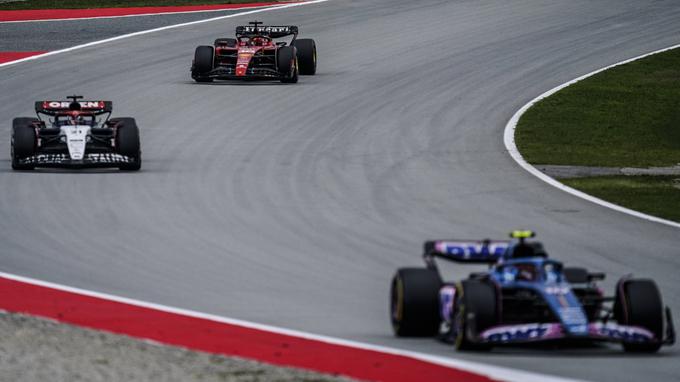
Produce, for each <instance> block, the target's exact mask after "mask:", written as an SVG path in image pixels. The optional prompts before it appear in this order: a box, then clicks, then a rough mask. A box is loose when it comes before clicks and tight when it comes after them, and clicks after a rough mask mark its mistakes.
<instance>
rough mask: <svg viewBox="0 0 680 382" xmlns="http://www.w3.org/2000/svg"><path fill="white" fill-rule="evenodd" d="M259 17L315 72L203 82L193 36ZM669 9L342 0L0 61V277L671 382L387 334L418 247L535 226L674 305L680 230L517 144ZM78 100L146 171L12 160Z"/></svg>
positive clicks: (606, 366)
mask: <svg viewBox="0 0 680 382" xmlns="http://www.w3.org/2000/svg"><path fill="white" fill-rule="evenodd" d="M253 18H257V19H258V20H260V19H261V20H263V21H266V22H268V23H276V24H299V25H300V29H301V32H302V37H313V38H315V39H316V40H317V44H318V47H319V57H320V58H319V71H318V75H316V76H314V77H302V78H301V80H300V83H298V84H297V85H282V84H278V83H241V82H230V83H217V84H208V85H199V84H195V83H193V82H192V81H191V80H190V78H189V65H190V63H191V59H192V56H193V51H194V48H195V47H196V46H197V45H199V44H210V43H211V42H212V41H213V39H214V38H215V37H218V36H219V35H220V34H224V31H225V30H226V31H228V34H231V33H232V30H233V27H234V26H235V25H237V24H239V23H244V22H247V21H250V20H252V19H253ZM121 20H122V21H121V22H128V23H134V22H135V21H134V20H135V18H130V19H125V20H123V19H121ZM678 20H680V2H677V1H675V0H657V1H651V0H602V1H597V2H593V1H589V0H571V1H559V2H557V1H550V0H545V1H537V0H524V1H518V0H513V1H507V0H493V1H492V0H482V1H451V0H448V1H434V0H433V1H429V0H428V1H424V0H423V1H412V0H411V1H405V0H372V1H350V0H332V1H330V2H327V3H323V4H317V5H308V6H304V7H296V8H290V9H285V10H277V11H272V12H267V13H263V14H258V15H254V16H245V17H240V18H233V19H227V20H222V21H215V22H209V23H205V24H198V25H192V26H187V27H183V28H178V29H172V30H166V31H162V32H157V33H153V34H148V35H144V36H138V37H133V38H129V39H123V40H119V41H115V42H111V43H107V44H104V45H99V46H94V47H90V48H85V49H81V50H76V51H73V52H70V53H66V54H60V55H54V56H50V57H46V58H43V59H40V60H36V61H31V62H27V63H23V64H19V65H13V66H8V67H4V68H0V90H1V91H0V121H3V124H4V125H5V128H4V130H3V131H4V138H3V139H1V140H0V152H2V153H5V154H3V156H2V162H1V163H0V185H1V188H0V190H1V191H0V216H1V217H2V219H1V220H0V243H2V245H1V247H2V251H0V270H2V271H4V272H9V273H15V274H19V275H23V276H29V277H34V278H38V279H43V280H48V281H52V282H57V283H62V284H67V285H71V286H75V287H80V288H86V289H92V290H96V291H102V292H107V293H112V294H117V295H121V296H126V297H131V298H136V299H141V300H146V301H152V302H156V303H161V304H167V305H171V306H177V307H182V308H187V309H193V310H198V311H203V312H208V313H213V314H219V315H224V316H228V317H233V318H240V319H246V320H251V321H255V322H258V323H265V324H271V325H276V326H280V327H285V328H292V329H298V330H304V331H308V332H312V333H318V334H325V335H331V336H336V337H341V338H347V339H352V340H358V341H362V342H370V343H377V344H382V345H388V346H393V347H398V348H404V349H411V350H417V351H422V352H428V353H433V354H440V355H448V356H451V357H457V358H462V359H469V360H474V361H479V362H487V363H491V364H497V365H503V366H510V367H516V368H520V369H525V370H533V371H539V372H543V373H550V374H556V375H561V376H568V377H573V378H581V379H588V380H595V381H617V382H623V381H633V380H635V381H637V380H649V381H674V380H675V381H678V380H680V362H678V354H679V353H678V351H677V347H675V348H670V349H669V348H665V349H663V350H662V352H661V353H659V354H657V355H653V356H631V355H626V354H624V353H623V352H622V351H621V349H620V348H619V347H618V346H602V347H596V348H589V349H569V348H567V349H557V350H554V351H553V350H546V349H532V348H529V349H525V348H520V349H501V350H497V351H494V352H492V353H491V354H488V355H485V354H474V353H456V352H455V351H454V350H453V349H452V348H451V347H449V346H446V345H444V344H441V343H438V342H436V341H434V340H431V339H422V340H421V339H417V340H405V339H395V338H393V337H392V335H391V331H390V327H389V324H388V309H387V306H388V284H389V280H390V278H391V276H392V274H393V272H394V270H395V269H396V268H397V267H399V266H412V265H419V264H420V250H421V245H422V242H423V240H425V239H428V238H463V239H465V238H483V237H493V238H499V237H500V238H502V237H505V235H506V234H507V232H508V231H510V230H511V229H514V228H524V227H527V228H534V229H535V230H537V232H538V234H539V237H540V238H541V239H542V240H543V241H544V242H545V243H546V247H547V249H548V251H549V252H550V253H551V254H552V255H553V256H554V257H556V258H559V259H562V260H565V261H566V262H567V263H568V264H571V265H584V266H586V267H588V268H590V269H591V270H593V271H605V272H607V273H608V275H609V277H610V279H609V280H608V282H607V283H606V285H607V286H608V287H609V290H610V291H612V292H613V289H612V287H613V285H614V283H615V281H616V279H617V278H618V277H619V276H621V275H624V274H627V273H630V272H634V273H635V274H636V275H639V276H646V277H653V278H655V279H656V280H657V282H658V284H659V286H660V288H661V290H662V292H663V295H664V298H665V302H666V303H667V304H669V305H670V306H671V307H673V308H675V311H676V317H678V316H679V315H680V283H678V280H679V279H680V278H679V277H678V271H679V270H680V232H679V231H678V230H677V229H675V228H671V227H668V226H664V225H661V224H657V223H650V222H647V221H644V220H641V219H637V218H634V217H630V216H628V215H625V214H622V213H619V212H615V211H611V210H608V209H606V208H603V207H600V206H597V205H594V204H591V203H589V202H586V201H583V200H580V199H578V198H576V197H573V196H571V195H569V194H566V193H564V192H562V191H559V190H557V189H554V188H551V187H550V186H548V185H546V184H545V183H543V182H541V181H540V180H538V179H535V178H534V177H532V176H531V175H530V174H528V173H526V172H524V170H522V169H521V168H520V167H519V166H517V165H516V164H515V162H514V161H513V160H512V159H511V158H510V156H509V155H508V154H507V153H506V152H505V149H504V146H503V128H504V126H505V123H506V122H507V120H508V119H509V118H510V117H511V116H512V114H513V113H514V112H515V111H516V110H517V109H519V108H520V107H521V106H522V105H523V104H524V103H526V102H527V101H529V100H530V99H531V98H533V97H535V96H536V95H538V94H540V93H542V92H543V91H545V90H547V89H550V88H552V87H554V86H556V85H559V84H561V83H563V82H566V81H568V80H570V79H572V78H574V77H577V76H579V75H581V74H584V73H587V72H590V71H592V70H595V69H598V68H600V67H602V66H606V65H608V64H612V63H615V62H618V61H621V60H623V59H626V58H630V57H633V56H636V55H639V54H642V53H646V52H649V51H652V50H656V49H660V48H664V47H666V46H670V45H673V44H677V43H679V42H680V22H678ZM27 33H30V32H27ZM36 33H37V32H36ZM27 38H28V37H27ZM74 92H75V93H82V94H84V95H86V96H87V97H91V98H101V99H111V100H113V101H114V111H115V113H114V116H127V115H130V116H134V117H136V118H137V121H138V124H139V125H140V127H141V129H142V150H143V160H144V162H143V166H142V171H141V172H140V173H119V172H118V171H110V172H109V171H60V170H56V171H55V170H51V171H48V170H40V171H35V172H31V173H17V172H12V170H11V169H10V162H9V137H10V122H11V119H12V118H13V117H16V116H30V115H31V114H32V107H33V102H34V101H36V100H39V99H49V98H62V97H64V96H66V95H67V94H72V93H74ZM479 269H480V268H478V267H474V266H472V267H457V268H455V269H454V268H453V267H452V268H451V269H450V271H451V272H450V273H451V274H452V275H454V274H455V275H456V276H464V275H466V274H467V273H468V272H470V271H474V270H479ZM675 322H676V327H680V321H678V319H676V320H675Z"/></svg>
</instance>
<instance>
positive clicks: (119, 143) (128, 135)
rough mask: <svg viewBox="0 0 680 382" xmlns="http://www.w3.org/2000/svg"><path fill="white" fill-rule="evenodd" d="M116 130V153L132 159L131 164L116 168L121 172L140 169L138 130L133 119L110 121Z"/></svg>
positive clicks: (140, 151)
mask: <svg viewBox="0 0 680 382" xmlns="http://www.w3.org/2000/svg"><path fill="white" fill-rule="evenodd" d="M111 121H112V122H114V123H115V125H116V126H117V128H116V152H117V153H118V154H120V155H125V156H127V157H129V158H132V162H129V163H125V164H121V165H119V166H118V168H119V169H121V170H123V171H138V170H139V169H140V168H141V167H142V150H141V144H140V140H139V128H138V127H137V122H136V121H135V119H134V118H115V119H111Z"/></svg>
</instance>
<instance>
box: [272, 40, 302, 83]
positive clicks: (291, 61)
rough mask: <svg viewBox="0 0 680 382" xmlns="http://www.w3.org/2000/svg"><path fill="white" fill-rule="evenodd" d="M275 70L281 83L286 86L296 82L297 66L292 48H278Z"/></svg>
mask: <svg viewBox="0 0 680 382" xmlns="http://www.w3.org/2000/svg"><path fill="white" fill-rule="evenodd" d="M276 69H277V70H278V72H279V74H280V75H281V82H283V83H287V84H294V83H296V82H298V65H297V57H296V56H295V48H294V47H292V46H283V47H281V48H279V50H278V51H277V52H276Z"/></svg>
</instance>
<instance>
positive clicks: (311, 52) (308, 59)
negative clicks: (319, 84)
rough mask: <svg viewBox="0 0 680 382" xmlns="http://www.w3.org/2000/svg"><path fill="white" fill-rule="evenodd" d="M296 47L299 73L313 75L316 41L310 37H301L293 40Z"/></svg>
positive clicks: (314, 71) (314, 72) (314, 70)
mask: <svg viewBox="0 0 680 382" xmlns="http://www.w3.org/2000/svg"><path fill="white" fill-rule="evenodd" d="M293 46H294V47H295V48H296V49H297V59H298V65H299V66H300V68H299V70H300V74H301V75H303V76H313V75H314V74H316V43H315V42H314V40H312V39H311V38H301V39H298V40H295V41H294V42H293Z"/></svg>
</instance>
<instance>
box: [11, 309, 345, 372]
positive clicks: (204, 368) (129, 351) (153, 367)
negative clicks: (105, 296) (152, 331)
mask: <svg viewBox="0 0 680 382" xmlns="http://www.w3.org/2000/svg"><path fill="white" fill-rule="evenodd" d="M0 380H2V381H14V382H21V381H52V382H59V381H69V382H71V381H74V382H75V381H89V382H95V381H126V382H127V381H168V382H169V381H178V382H190V381H201V382H210V381H220V382H225V381H227V382H246V381H247V382H255V381H258V382H259V381H276V382H279V381H280V382H283V381H295V382H341V381H343V382H350V381H351V380H350V379H347V378H341V377H334V376H328V375H324V374H319V373H314V372H310V371H305V370H299V369H293V368H285V367H277V366H272V365H267V364H262V363H259V362H255V361H250V360H246V359H242V358H236V357H224V356H220V355H214V354H209V353H203V352H196V351H190V350H187V349H182V348H178V347H172V346H166V345H162V344H158V343H155V342H152V341H143V340H137V339H133V338H130V337H126V336H122V335H116V334H111V333H106V332H100V331H96V330H90V329H84V328H80V327H76V326H72V325H66V324H61V323H58V322H55V321H52V320H46V319H41V318H36V317H31V316H26V315H21V314H14V313H6V312H2V311H0Z"/></svg>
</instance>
